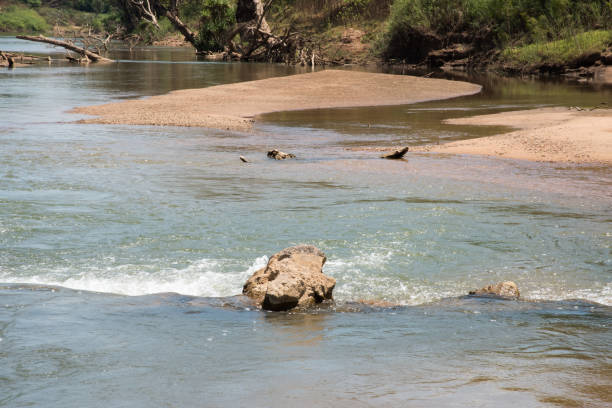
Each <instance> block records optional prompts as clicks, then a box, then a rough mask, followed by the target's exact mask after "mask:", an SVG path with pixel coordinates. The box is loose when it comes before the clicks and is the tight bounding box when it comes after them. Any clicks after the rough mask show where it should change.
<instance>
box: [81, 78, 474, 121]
mask: <svg viewBox="0 0 612 408" xmlns="http://www.w3.org/2000/svg"><path fill="white" fill-rule="evenodd" d="M480 89H481V87H480V86H479V85H475V84H471V83H467V82H458V81H447V80H442V79H430V78H419V77H412V76H405V75H401V76H400V75H388V74H375V73H367V72H356V71H342V70H325V71H319V72H314V73H308V74H301V75H292V76H286V77H280V78H269V79H263V80H259V81H250V82H240V83H235V84H229V85H219V86H213V87H209V88H202V89H187V90H180V91H174V92H170V93H169V94H167V95H160V96H153V97H150V98H146V99H138V100H128V101H122V102H117V103H109V104H105V105H99V106H88V107H79V108H75V109H73V110H72V111H71V112H73V113H81V114H87V115H95V116H97V117H95V118H92V119H85V120H83V121H82V122H85V123H106V124H130V125H165V126H201V127H208V128H215V129H227V130H240V131H247V130H250V129H251V128H252V124H253V122H254V119H253V118H254V117H255V116H257V115H260V114H264V113H270V112H277V111H288V110H303V109H320V108H340V107H358V106H377V105H401V104H409V103H416V102H424V101H431V100H438V99H447V98H453V97H458V96H464V95H472V94H475V93H478V92H479V91H480Z"/></svg>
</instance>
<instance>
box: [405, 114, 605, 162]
mask: <svg viewBox="0 0 612 408" xmlns="http://www.w3.org/2000/svg"><path fill="white" fill-rule="evenodd" d="M446 123H449V124H457V125H494V126H511V127H514V128H518V130H516V131H513V132H510V133H505V134H501V135H496V136H489V137H482V138H477V139H470V140H463V141H458V142H452V143H447V144H443V145H431V146H419V147H416V148H414V149H411V150H412V151H421V152H435V153H451V154H476V155H486V156H498V157H507V158H512V159H521V160H531V161H548V162H567V163H606V164H612V109H596V110H590V111H589V110H581V111H577V110H575V109H568V108H543V109H535V110H524V111H515V112H504V113H498V114H493V115H481V116H474V117H470V118H459V119H450V120H447V121H446Z"/></svg>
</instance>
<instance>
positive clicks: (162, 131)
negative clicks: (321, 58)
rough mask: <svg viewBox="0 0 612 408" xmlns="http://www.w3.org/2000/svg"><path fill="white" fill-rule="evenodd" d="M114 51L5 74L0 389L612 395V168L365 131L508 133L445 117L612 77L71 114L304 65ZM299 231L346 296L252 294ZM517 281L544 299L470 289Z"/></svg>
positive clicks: (6, 44)
mask: <svg viewBox="0 0 612 408" xmlns="http://www.w3.org/2000/svg"><path fill="white" fill-rule="evenodd" d="M23 44H24V43H21V42H18V41H16V40H14V39H10V38H8V39H7V38H0V49H3V50H9V49H11V47H12V48H13V49H14V48H18V47H21V46H23ZM25 44H27V46H25V47H28V49H24V50H25V51H28V52H40V53H45V52H48V49H46V48H45V47H44V46H42V45H32V44H30V43H25ZM37 47H38V48H37ZM114 57H115V58H117V59H119V60H120V62H118V63H116V64H111V65H93V64H92V65H90V66H88V67H82V66H71V65H66V64H64V65H61V64H60V65H56V64H53V65H52V66H50V67H49V66H35V67H31V68H28V69H15V70H11V71H9V70H2V71H0V85H1V90H0V94H1V95H0V248H1V250H0V282H2V284H1V285H0V299H1V302H0V358H1V360H2V364H0V384H1V386H0V389H1V390H2V392H0V407H4V406H6V407H16V406H62V407H72V406H74V407H81V406H94V407H95V406H104V407H107V406H130V407H140V406H142V407H150V406H178V407H183V406H219V407H221V406H245V405H249V406H262V407H263V406H265V407H270V406H271V407H276V406H278V407H280V406H308V407H311V406H313V405H321V404H328V405H332V406H347V407H348V406H350V407H355V406H415V407H421V406H423V407H425V406H472V405H473V406H493V405H496V406H497V405H499V406H510V405H513V406H514V405H516V404H522V406H528V407H529V406H533V407H539V406H542V405H551V406H605V405H609V404H611V403H612V402H611V397H610V392H609V382H610V374H611V366H610V364H609V357H608V354H609V350H610V347H611V343H610V338H611V336H610V323H611V318H612V312H611V310H610V305H611V304H612V283H611V280H610V271H612V263H611V262H612V261H611V257H610V254H611V252H610V237H611V235H610V221H611V220H610V208H611V206H610V203H611V200H612V189H611V188H610V186H611V185H612V178H611V173H610V171H609V167H606V166H567V165H556V164H540V163H526V162H520V161H511V160H501V161H500V160H495V159H490V158H467V157H457V156H442V155H440V156H435V155H411V156H409V157H408V159H407V160H403V161H387V160H380V159H378V157H377V156H378V155H377V154H372V153H369V152H362V151H355V150H347V149H346V147H354V146H358V147H359V146H367V145H380V144H392V143H393V144H395V143H398V144H399V143H401V144H414V143H421V142H434V143H435V142H436V141H437V140H440V141H441V142H442V141H445V140H453V139H458V138H468V137H475V136H478V135H484V134H490V133H491V132H494V131H495V132H496V131H498V130H499V129H487V128H474V127H459V126H450V125H444V124H441V123H440V121H441V120H442V119H445V118H449V117H456V116H463V115H472V114H479V113H485V112H498V111H502V110H507V109H515V108H516V107H520V108H527V107H533V106H541V105H549V104H562V105H563V104H571V105H592V104H595V103H598V102H600V100H601V99H606V98H607V99H608V100H609V98H610V89H609V88H600V89H593V87H591V86H589V85H588V84H571V83H570V84H567V83H554V82H548V83H544V82H535V81H520V80H516V79H499V78H492V77H487V78H480V79H477V80H479V81H483V83H484V84H485V91H484V93H483V94H481V95H478V96H473V97H467V98H459V99H454V100H450V101H440V102H430V103H424V104H419V105H413V106H401V107H379V108H360V109H336V110H320V111H309V112H292V113H279V114H273V115H268V116H266V117H265V118H264V120H265V122H264V123H263V124H261V125H259V129H258V131H257V132H254V133H248V134H243V133H231V132H221V131H212V130H208V129H195V128H194V129H187V128H170V127H147V126H141V127H137V126H121V125H119V126H102V125H81V124H76V123H73V122H74V120H76V119H78V118H79V116H78V115H71V114H67V113H66V111H67V110H69V109H70V108H72V107H74V106H77V105H87V104H97V103H105V102H108V101H110V100H114V99H120V98H126V97H140V96H147V95H154V94H159V93H163V92H167V91H169V90H172V89H178V88H189V87H200V86H210V85H215V84H218V83H227V82H235V81H242V80H249V79H257V78H264V77H268V76H275V75H286V74H290V73H293V72H300V68H294V67H286V66H280V65H256V64H219V63H207V62H202V61H199V60H198V59H197V58H194V56H193V54H192V53H191V52H190V51H189V50H174V49H165V48H146V49H140V50H135V51H134V52H133V53H129V52H128V51H126V50H124V51H118V52H117V53H116V54H115V55H114ZM271 147H277V148H281V150H289V151H291V152H293V153H295V154H296V155H297V159H296V160H292V161H286V162H277V161H273V160H268V159H267V158H266V156H265V153H266V150H267V149H269V148H271ZM239 155H245V156H247V157H248V158H249V159H250V160H251V163H249V164H243V163H242V162H240V160H239V159H238V156H239ZM297 243H311V244H314V245H317V246H318V247H320V248H321V249H323V250H324V251H325V253H326V254H327V256H328V262H327V263H326V265H325V271H326V273H328V274H330V275H332V276H334V277H335V278H336V279H337V282H338V283H337V286H336V289H335V292H334V295H335V297H336V299H337V300H338V303H337V304H336V305H334V306H328V307H323V308H321V310H318V311H314V312H312V313H295V314H281V313H265V312H260V311H256V310H253V307H252V305H251V304H250V303H249V302H248V301H247V300H245V299H243V298H242V297H239V296H237V297H232V296H233V295H237V294H239V293H240V292H241V289H242V284H243V283H244V282H245V280H246V278H247V277H248V276H249V275H250V274H252V273H253V272H254V271H255V270H257V269H259V268H261V267H263V266H264V265H265V264H266V262H267V256H269V255H271V254H273V253H275V252H277V251H278V250H280V249H282V248H284V247H286V246H289V245H292V244H297ZM507 279H511V280H514V281H516V282H517V283H518V285H519V287H520V289H521V293H522V294H523V296H524V298H525V301H521V302H500V301H493V300H481V299H480V300H479V299H470V298H463V297H462V295H464V294H465V293H467V292H468V291H469V290H471V289H475V288H477V287H481V286H484V285H486V284H489V283H493V282H496V281H500V280H507ZM28 284H31V285H32V286H30V285H28ZM49 285H54V286H49ZM67 288H72V289H73V290H70V289H67ZM160 293H162V294H160ZM125 295H130V296H125ZM228 296H229V297H228ZM567 299H581V300H567ZM357 300H363V301H364V302H365V303H356V302H355V301H357ZM593 302H596V303H593ZM377 305H378V306H377ZM380 305H389V307H380ZM391 305H396V306H391Z"/></svg>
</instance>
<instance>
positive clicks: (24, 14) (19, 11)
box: [0, 6, 49, 33]
mask: <svg viewBox="0 0 612 408" xmlns="http://www.w3.org/2000/svg"><path fill="white" fill-rule="evenodd" d="M48 29H49V26H48V25H47V22H46V21H45V19H44V18H42V17H41V16H40V14H38V13H37V12H36V11H35V10H32V9H26V8H23V7H18V6H8V7H7V8H5V9H4V10H2V12H1V13H0V31H4V32H20V33H30V32H42V31H47V30H48Z"/></svg>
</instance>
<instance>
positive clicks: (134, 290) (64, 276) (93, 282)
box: [0, 256, 268, 297]
mask: <svg viewBox="0 0 612 408" xmlns="http://www.w3.org/2000/svg"><path fill="white" fill-rule="evenodd" d="M267 262H268V258H267V257H266V256H262V257H259V258H257V259H256V260H255V261H254V262H253V264H252V265H251V266H250V267H249V268H248V269H246V270H244V271H241V272H235V273H229V272H220V271H219V270H220V269H221V268H220V266H221V264H222V261H220V260H213V259H200V260H198V261H196V262H194V263H192V264H191V265H189V266H188V267H186V268H183V269H174V268H166V269H163V270H161V271H159V272H153V273H151V272H149V271H146V270H144V269H145V268H144V267H143V266H136V265H122V266H116V267H107V268H98V269H90V270H87V271H79V272H75V271H74V270H72V272H71V271H70V270H69V269H66V268H62V269H56V270H51V271H46V272H44V273H40V274H37V275H34V276H29V277H19V276H10V275H9V274H8V273H6V272H5V273H2V272H0V281H3V282H6V283H26V284H37V285H53V286H62V287H65V288H69V289H75V290H87V291H91V292H103V293H114V294H119V295H128V296H141V295H149V294H154V293H166V292H175V293H180V294H182V295H189V296H201V297H223V296H232V295H236V294H239V293H241V292H242V285H243V284H244V282H245V281H246V279H247V278H248V277H249V276H250V275H251V274H252V273H253V272H255V271H256V270H258V269H260V268H262V267H264V266H265V265H266V263H267Z"/></svg>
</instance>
